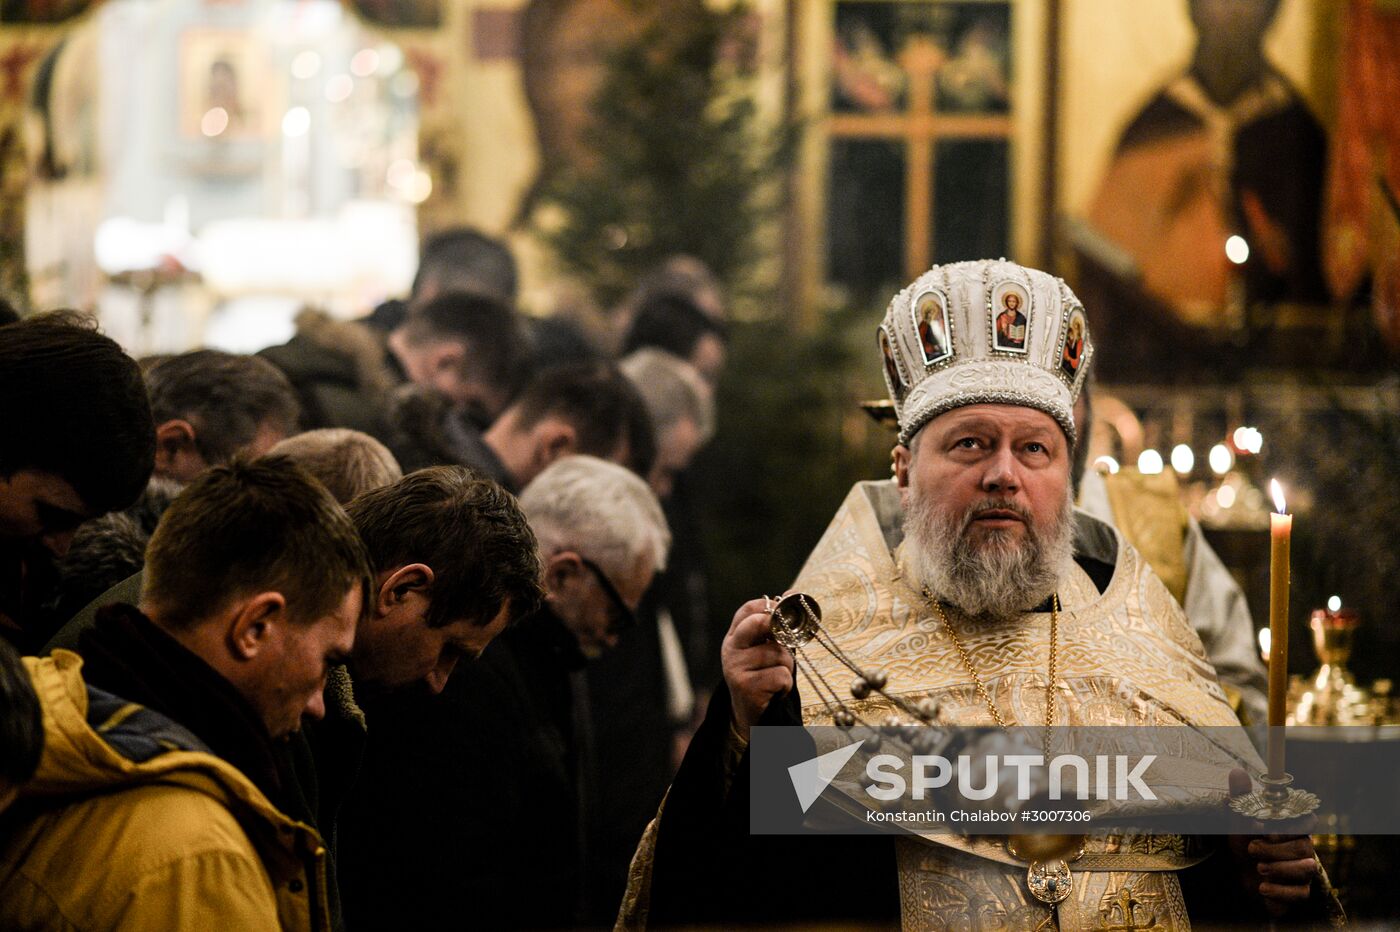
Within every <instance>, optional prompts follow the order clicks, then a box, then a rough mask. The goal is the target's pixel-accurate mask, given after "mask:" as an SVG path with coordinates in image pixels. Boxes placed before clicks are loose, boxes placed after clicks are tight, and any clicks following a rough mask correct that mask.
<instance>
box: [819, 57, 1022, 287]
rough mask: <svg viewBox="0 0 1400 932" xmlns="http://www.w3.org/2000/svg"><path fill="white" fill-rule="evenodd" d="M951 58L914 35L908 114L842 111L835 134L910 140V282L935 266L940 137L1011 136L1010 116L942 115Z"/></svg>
mask: <svg viewBox="0 0 1400 932" xmlns="http://www.w3.org/2000/svg"><path fill="white" fill-rule="evenodd" d="M945 58H946V55H945V53H944V51H943V50H942V49H941V48H939V46H938V43H936V42H935V41H934V40H933V39H931V38H928V37H927V36H914V37H913V38H911V39H909V41H908V42H906V43H905V45H904V48H903V50H901V51H900V53H899V65H900V67H901V68H903V69H904V73H905V74H906V75H907V76H908V79H909V85H908V86H909V95H908V101H909V106H908V108H907V109H906V110H905V111H904V112H903V113H837V114H833V115H832V116H831V135H832V137H833V138H844V139H895V140H903V141H904V143H905V161H904V274H905V276H906V278H907V279H908V280H910V281H912V280H914V279H915V278H917V277H918V276H920V275H922V274H923V273H924V272H926V271H928V268H929V266H930V265H932V264H933V256H932V249H931V246H930V244H931V243H932V240H933V236H932V231H933V207H934V204H933V179H934V177H935V175H934V172H935V165H934V153H935V152H936V151H937V150H936V144H937V142H938V140H940V139H1007V138H1009V137H1010V136H1011V117H1009V116H1007V115H1005V114H991V115H983V114H961V113H938V112H937V100H936V98H935V96H934V80H935V78H936V77H937V75H938V70H939V68H941V67H942V66H943V62H944V60H945Z"/></svg>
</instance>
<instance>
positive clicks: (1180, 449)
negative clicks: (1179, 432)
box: [1172, 443, 1196, 476]
mask: <svg viewBox="0 0 1400 932" xmlns="http://www.w3.org/2000/svg"><path fill="white" fill-rule="evenodd" d="M1195 468H1196V454H1195V453H1194V452H1192V450H1191V448H1190V447H1189V446H1187V445H1186V444H1184V443H1178V444H1177V445H1176V446H1174V447H1172V469H1175V470H1176V471H1177V473H1179V474H1180V475H1183V476H1186V475H1190V473H1191V470H1193V469H1195Z"/></svg>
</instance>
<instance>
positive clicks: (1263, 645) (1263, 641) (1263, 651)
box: [1259, 628, 1272, 663]
mask: <svg viewBox="0 0 1400 932" xmlns="http://www.w3.org/2000/svg"><path fill="white" fill-rule="evenodd" d="M1270 640H1272V638H1271V636H1270V631H1269V629H1268V628H1260V629H1259V656H1261V657H1263V658H1264V662H1265V663H1268V662H1269V647H1270V644H1269V641H1270Z"/></svg>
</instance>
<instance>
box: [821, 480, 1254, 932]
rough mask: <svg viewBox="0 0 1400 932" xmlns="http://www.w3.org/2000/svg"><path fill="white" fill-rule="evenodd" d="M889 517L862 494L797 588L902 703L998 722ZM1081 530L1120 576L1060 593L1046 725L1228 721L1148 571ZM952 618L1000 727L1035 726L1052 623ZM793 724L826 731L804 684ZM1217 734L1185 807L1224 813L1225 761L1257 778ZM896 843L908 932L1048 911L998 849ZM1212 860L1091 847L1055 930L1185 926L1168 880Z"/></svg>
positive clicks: (879, 498)
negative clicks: (911, 568) (1050, 721)
mask: <svg viewBox="0 0 1400 932" xmlns="http://www.w3.org/2000/svg"><path fill="white" fill-rule="evenodd" d="M899 518H900V510H899V500H898V493H897V491H896V490H895V488H894V486H893V484H892V483H890V482H865V483H860V484H859V485H857V486H856V487H855V488H854V489H853V490H852V491H851V493H850V495H849V496H848V497H847V499H846V501H845V503H844V504H843V505H842V506H841V509H840V510H839V511H838V512H837V514H836V517H835V518H834V519H833V520H832V522H831V524H830V526H829V527H828V528H827V531H826V533H825V534H824V535H823V537H822V539H821V541H820V542H819V543H818V544H817V547H816V549H815V550H814V551H813V553H812V555H811V556H810V557H809V559H808V561H807V564H806V565H805V566H804V567H803V569H802V571H801V573H800V574H799V576H798V578H797V580H796V582H795V583H794V584H793V588H794V589H796V590H798V591H800V592H805V593H808V594H810V595H812V596H815V597H816V599H817V601H818V602H819V603H820V605H821V607H822V609H823V619H822V621H823V626H824V627H825V629H826V631H827V632H828V634H829V635H830V636H831V638H832V639H833V640H834V641H835V642H836V643H837V644H838V645H840V647H841V649H842V650H843V651H844V652H845V653H846V654H847V655H848V656H849V657H850V659H851V660H852V661H853V662H854V663H855V664H856V666H858V667H859V668H861V669H867V670H868V669H875V668H878V669H881V670H883V671H884V672H885V673H886V675H887V677H888V682H889V685H888V686H887V687H886V691H887V692H890V693H892V694H894V695H897V696H900V697H902V698H904V699H907V700H909V701H910V702H918V701H919V700H922V699H925V698H928V699H932V700H934V701H935V702H937V703H938V707H939V715H938V721H939V722H940V723H945V724H950V725H961V726H988V727H990V726H993V725H994V724H995V723H994V722H993V720H992V718H991V714H990V712H989V711H988V708H987V704H986V703H985V702H984V701H983V700H982V697H981V696H980V695H979V694H978V692H977V689H976V686H975V685H974V683H973V681H972V678H971V676H970V675H969V674H968V672H967V669H966V667H965V666H964V664H963V663H962V661H961V659H960V657H959V656H958V653H957V650H956V648H955V647H954V645H953V642H952V640H951V638H949V637H948V634H947V632H946V631H944V630H943V629H942V626H941V623H940V622H939V620H938V617H937V615H936V614H934V611H933V609H932V608H931V607H930V606H929V604H928V603H927V602H926V601H925V600H924V598H923V596H922V593H921V591H920V589H919V587H918V586H917V585H915V584H913V583H911V582H910V580H909V577H908V576H907V575H906V573H905V572H904V571H903V546H904V545H903V544H900V543H898V540H899V536H900V531H899V526H900V520H899ZM1077 530H1078V532H1079V533H1078V534H1077V539H1076V552H1084V550H1086V549H1089V550H1093V549H1095V548H1097V549H1098V550H1099V551H1100V552H1101V553H1103V555H1104V556H1105V562H1107V563H1110V564H1113V565H1114V566H1115V570H1114V573H1113V576H1112V579H1111V581H1110V582H1109V584H1108V587H1107V589H1106V590H1105V591H1104V592H1103V593H1100V592H1099V591H1098V589H1097V587H1096V586H1095V585H1094V583H1093V581H1092V580H1091V579H1090V578H1089V576H1088V575H1087V574H1086V573H1085V572H1084V571H1083V570H1082V569H1080V568H1079V567H1078V566H1077V565H1076V566H1075V568H1074V570H1073V572H1072V574H1071V576H1070V578H1069V579H1068V580H1066V581H1065V583H1064V584H1063V585H1062V587H1061V589H1060V590H1059V595H1060V600H1061V605H1062V611H1061V614H1060V620H1059V633H1058V667H1059V672H1058V676H1057V683H1056V689H1057V692H1056V701H1055V722H1054V724H1055V725H1060V726H1063V725H1113V726H1125V725H1154V726H1187V727H1204V726H1221V727H1227V728H1228V727H1230V726H1235V725H1237V724H1238V721H1237V719H1236V718H1235V716H1234V714H1233V712H1232V711H1231V708H1230V706H1229V704H1228V702H1227V700H1226V697H1225V694H1224V692H1223V691H1222V690H1221V688H1220V686H1219V684H1218V683H1217V681H1216V677H1215V672H1214V670H1213V668H1212V667H1211V665H1210V663H1209V662H1208V661H1207V660H1206V658H1205V654H1204V651H1203V650H1202V648H1201V644H1200V640H1199V639H1198V638H1197V637H1196V635H1195V633H1194V632H1193V631H1192V629H1191V626H1190V624H1189V623H1188V622H1187V620H1186V617H1185V615H1184V614H1183V613H1182V611H1181V609H1180V607H1179V606H1178V605H1177V603H1176V601H1175V600H1174V599H1173V598H1172V596H1171V595H1170V593H1168V591H1167V589H1166V588H1165V586H1163V584H1162V583H1161V581H1160V580H1158V579H1157V577H1156V576H1155V575H1154V574H1153V573H1152V571H1151V569H1150V567H1149V566H1148V565H1147V563H1146V562H1145V561H1144V560H1143V559H1142V558H1141V557H1140V556H1139V555H1138V553H1137V552H1136V551H1135V550H1134V549H1133V548H1132V547H1131V546H1130V545H1128V544H1127V542H1126V541H1124V540H1123V539H1122V537H1121V535H1118V534H1117V532H1116V531H1114V530H1113V529H1112V528H1109V527H1108V526H1107V525H1104V524H1102V523H1100V522H1097V521H1094V520H1093V519H1091V518H1088V517H1087V516H1079V517H1078V526H1077ZM1115 557H1116V559H1115ZM949 622H950V624H952V625H953V627H954V628H955V629H956V630H957V632H958V637H959V638H960V639H961V640H962V642H963V645H964V646H965V648H966V650H967V654H968V657H969V659H970V660H971V663H972V665H973V666H974V667H975V668H976V670H977V672H978V675H979V676H980V677H981V679H982V682H983V684H984V686H985V687H986V689H987V692H988V694H989V695H990V697H991V699H992V701H993V702H994V703H995V704H996V705H997V707H998V708H999V709H1000V710H1001V712H1002V715H1003V717H1004V718H1005V719H1006V720H1007V721H1008V722H1014V723H1017V724H1021V725H1041V724H1043V723H1044V722H1045V696H1046V679H1047V676H1048V664H1047V661H1048V658H1049V653H1050V633H1049V626H1050V616H1049V614H1028V615H1024V616H1022V617H1020V618H1018V619H1016V620H1014V621H1012V622H1010V623H1007V624H1004V625H996V626H988V625H986V624H985V623H979V622H972V621H969V620H968V619H966V618H962V617H960V616H958V615H957V614H956V613H951V612H950V613H949ZM807 656H808V658H809V659H810V660H811V661H812V663H813V664H814V665H815V666H816V667H817V669H818V670H819V671H820V672H821V674H822V675H823V676H825V677H826V678H827V679H828V680H829V681H830V682H832V683H833V684H844V683H845V682H846V681H847V680H848V679H849V677H850V673H849V671H848V670H847V669H846V668H845V667H844V666H842V665H841V664H840V663H839V661H837V660H836V659H835V658H834V657H833V656H831V655H830V654H829V653H827V652H825V651H821V650H809V651H808V652H807ZM853 708H854V710H855V711H856V712H857V713H858V714H859V715H860V716H861V717H862V718H863V719H864V720H866V721H882V720H884V718H885V717H886V715H888V714H890V713H893V712H897V710H896V709H893V708H892V707H891V704H890V702H889V701H888V700H887V699H885V698H884V697H883V696H881V695H879V694H872V695H871V696H870V698H868V699H865V700H862V701H859V702H856V703H854V706H853ZM802 716H803V721H804V722H805V723H806V724H810V725H829V724H831V723H832V720H831V715H830V711H829V710H828V708H827V707H826V706H825V705H824V704H823V703H822V701H821V699H820V698H819V697H818V696H817V695H815V691H814V690H810V689H808V690H805V691H804V693H803V708H802ZM1188 735H1190V733H1186V732H1184V733H1183V737H1187V736H1188ZM1219 735H1220V732H1212V738H1211V739H1209V740H1205V739H1203V740H1201V741H1199V742H1196V743H1195V744H1194V745H1191V747H1192V748H1193V749H1194V750H1195V751H1198V752H1199V756H1200V759H1201V763H1202V767H1201V769H1200V774H1201V779H1200V780H1199V781H1197V782H1194V783H1192V784H1191V785H1186V786H1177V787H1175V788H1174V789H1175V790H1176V791H1177V794H1178V796H1177V798H1178V799H1179V801H1180V802H1181V803H1182V804H1184V805H1188V806H1191V805H1196V806H1205V805H1222V804H1223V801H1224V798H1225V794H1226V782H1225V780H1226V774H1227V773H1228V768H1229V766H1230V763H1231V759H1232V758H1233V760H1234V761H1235V762H1238V763H1241V764H1243V765H1244V766H1246V767H1247V768H1248V769H1251V770H1254V771H1256V772H1257V771H1258V770H1259V769H1261V765H1260V762H1259V761H1258V758H1257V757H1256V756H1255V753H1254V751H1253V749H1252V747H1251V746H1250V745H1249V742H1248V740H1247V739H1246V737H1245V735H1244V733H1243V731H1239V732H1238V740H1235V741H1231V742H1229V745H1228V747H1227V748H1225V749H1221V748H1219V747H1218V746H1216V745H1218V743H1219V740H1220V739H1219ZM1190 744H1191V743H1190V742H1188V745H1190ZM1188 753H1189V752H1188ZM1208 784H1209V785H1208ZM896 845H897V853H898V863H899V872H900V900H901V902H900V910H901V915H902V919H903V924H904V926H905V927H906V928H911V929H945V928H946V929H1009V930H1015V929H1033V928H1035V927H1036V926H1037V925H1038V924H1039V923H1041V922H1042V921H1043V920H1044V919H1045V918H1046V917H1047V915H1048V913H1049V908H1048V907H1047V906H1045V905H1043V904H1041V903H1040V902H1039V901H1037V900H1036V899H1034V898H1033V897H1032V896H1031V895H1030V893H1029V892H1028V890H1027V887H1026V883H1025V878H1026V865H1025V864H1024V862H1020V861H1017V860H1016V859H1015V858H1013V857H1012V856H1011V855H1009V854H1008V853H1007V851H1006V847H1005V844H1004V839H1001V838H996V837H989V836H982V837H971V838H964V837H961V836H957V835H951V834H947V833H946V832H936V833H935V832H929V833H924V834H922V835H914V836H910V837H907V838H902V839H900V840H899V841H897V842H896ZM1206 853H1208V852H1206V851H1204V850H1199V847H1198V846H1193V844H1192V843H1191V842H1190V840H1188V839H1183V838H1182V837H1180V836H1162V835H1156V836H1121V835H1120V836H1109V837H1090V839H1089V840H1088V844H1087V848H1086V851H1085V854H1084V855H1083V856H1082V857H1081V858H1080V859H1078V860H1077V861H1075V862H1074V863H1073V864H1072V865H1071V869H1072V871H1073V873H1074V888H1073V893H1072V894H1071V896H1070V898H1069V899H1068V900H1066V901H1064V902H1063V903H1061V904H1060V905H1059V907H1058V917H1057V918H1058V922H1059V928H1060V929H1063V930H1071V929H1073V930H1078V929H1105V930H1106V929H1115V930H1122V929H1128V928H1135V929H1143V930H1147V929H1155V930H1161V932H1167V930H1176V929H1188V928H1190V921H1189V918H1188V917H1187V914H1186V907H1185V903H1184V902H1183V899H1182V895H1181V888H1180V885H1179V883H1178V881H1177V877H1176V871H1178V870H1180V869H1183V868H1186V867H1189V866H1190V865H1192V864H1194V863H1196V862H1198V861H1200V860H1201V859H1202V857H1204V855H1205V854H1206Z"/></svg>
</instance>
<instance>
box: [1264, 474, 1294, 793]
mask: <svg viewBox="0 0 1400 932" xmlns="http://www.w3.org/2000/svg"><path fill="white" fill-rule="evenodd" d="M1269 491H1270V492H1271V493H1272V494H1273V499H1274V505H1275V506H1276V507H1277V508H1278V513H1277V514H1271V515H1269V538H1270V548H1269V778H1270V779H1273V780H1278V779H1281V778H1282V777H1283V724H1284V720H1285V718H1286V717H1287V715H1288V550H1289V545H1290V543H1291V542H1292V537H1293V516H1292V515H1290V514H1286V513H1285V512H1284V501H1283V488H1282V487H1281V486H1280V485H1279V484H1278V480H1277V479H1271V480H1269Z"/></svg>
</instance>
